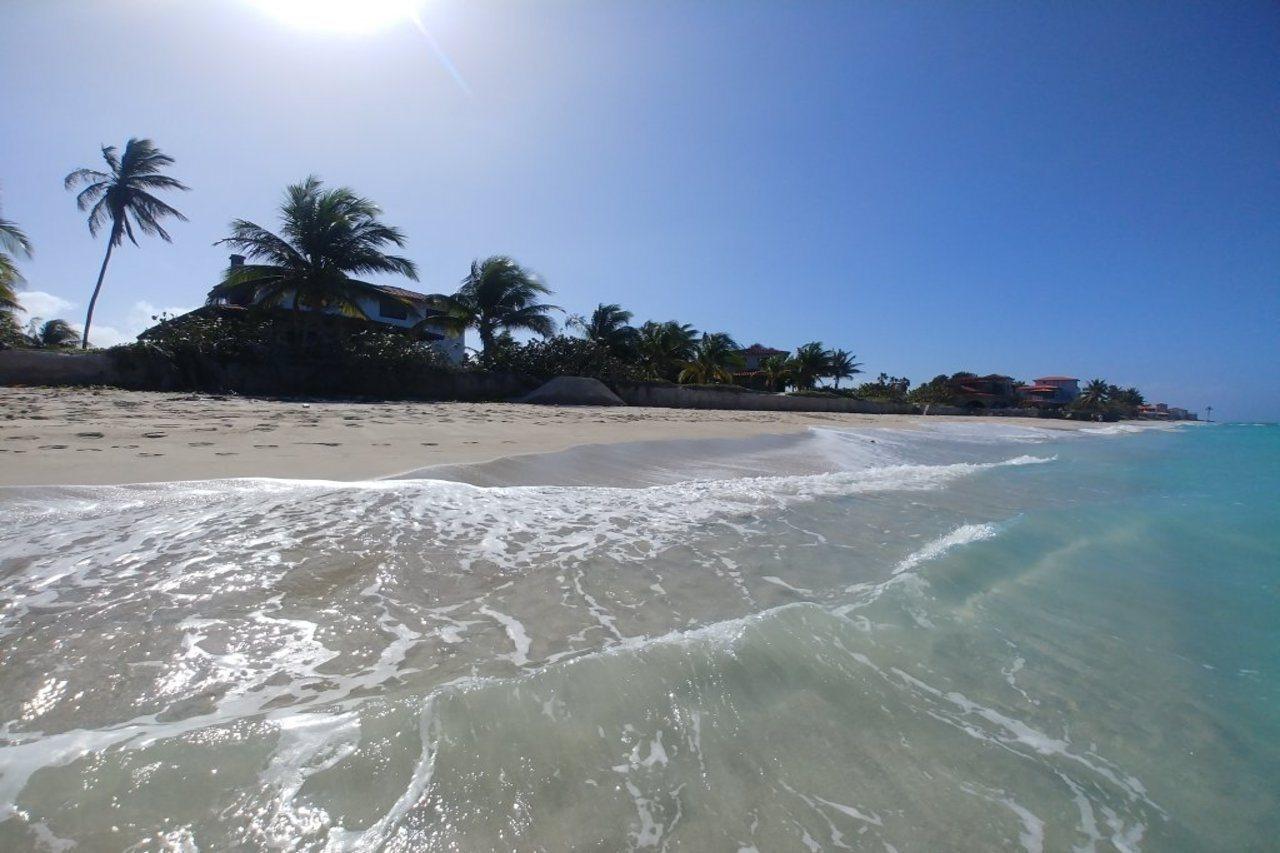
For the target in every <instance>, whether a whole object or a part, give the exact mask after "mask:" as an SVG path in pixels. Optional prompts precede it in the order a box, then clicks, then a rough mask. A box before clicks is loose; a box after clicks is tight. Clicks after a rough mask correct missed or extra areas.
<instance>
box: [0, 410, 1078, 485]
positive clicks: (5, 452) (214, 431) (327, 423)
mask: <svg viewBox="0 0 1280 853" xmlns="http://www.w3.org/2000/svg"><path fill="white" fill-rule="evenodd" d="M957 420H959V421H963V422H966V423H973V422H977V421H975V419H969V418H960V419H957V418H923V417H920V416H915V415H858V414H832V413H825V412H810V413H806V412H742V411H716V410H695V409H653V408H636V407H594V406H584V407H560V406H533V405H521V404H514V403H419V402H372V403H363V402H333V401H318V400H317V401H301V400H266V399H253V398H243V397H236V396H222V395H209V394H186V393H162V392H149V391H125V390H120V389H115V388H0V485H8V486H15V485H72V484H76V485H107V484H121V483H148V482H172V481H179V480H204V479H214V478H217V479H221V478H229V477H277V478H290V479H322V480H348V481H355V480H366V479H376V478H380V477H388V476H394V475H397V474H403V473H405V472H409V471H416V470H419V469H422V468H426V467H429V466H433V465H451V464H466V463H475V462H484V461H489V460H494V459H499V458H502V457H506V456H517V455H523V454H530V453H547V452H555V451H562V450H566V449H568V448H571V447H575V446H578V445H596V444H616V443H623V442H647V441H659V440H681V439H688V440H696V439H734V438H751V437H755V436H765V435H786V434H794V433H799V432H803V431H805V430H807V429H809V428H812V427H831V428H841V427H845V428H848V427H880V428H895V429H902V428H907V429H910V428H913V427H915V426H918V425H920V424H923V423H938V422H940V421H957ZM991 421H992V422H993V423H998V424H1004V425H1024V426H1035V427H1036V428H1039V429H1051V430H1079V429H1087V428H1090V427H1093V428H1096V427H1097V426H1098V425H1097V424H1089V423H1082V422H1075V421H1060V420H1043V419H1035V420H1027V419H1021V418H999V419H991Z"/></svg>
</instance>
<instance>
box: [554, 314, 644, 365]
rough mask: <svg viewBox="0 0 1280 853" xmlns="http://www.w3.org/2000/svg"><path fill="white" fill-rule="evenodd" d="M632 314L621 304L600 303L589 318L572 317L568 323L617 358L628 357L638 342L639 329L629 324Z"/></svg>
mask: <svg viewBox="0 0 1280 853" xmlns="http://www.w3.org/2000/svg"><path fill="white" fill-rule="evenodd" d="M631 317H632V314H631V312H630V311H624V310H623V309H622V306H621V305H617V304H612V303H611V304H607V305H606V304H605V303H603V302H602V303H600V304H599V305H597V306H596V310H594V311H592V312H591V317H590V318H585V317H574V318H573V319H572V320H570V321H569V325H572V326H574V327H575V328H577V329H578V330H579V331H580V332H581V333H582V336H583V337H584V338H586V339H587V340H589V341H595V342H596V343H597V344H599V345H600V346H602V347H604V348H605V349H606V350H608V351H609V354H610V355H613V356H615V357H617V358H629V357H632V356H634V355H635V354H636V348H637V347H638V346H639V343H640V331H639V330H638V329H636V328H635V327H634V326H632V325H631Z"/></svg>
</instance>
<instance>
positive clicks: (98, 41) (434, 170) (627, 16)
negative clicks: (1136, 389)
mask: <svg viewBox="0 0 1280 853" xmlns="http://www.w3.org/2000/svg"><path fill="white" fill-rule="evenodd" d="M354 5H357V6H358V5H359V4H358V3H355V4H354ZM421 14H422V20H423V22H424V24H425V25H426V26H427V27H428V29H429V30H430V32H431V33H432V34H433V36H434V37H435V38H436V40H437V41H438V42H439V44H440V45H441V46H442V47H443V49H444V50H445V51H447V52H448V54H449V56H450V57H451V58H452V60H453V62H454V63H455V64H456V66H457V69H458V71H459V73H460V74H461V75H462V76H463V78H464V79H465V81H466V84H467V87H468V88H469V89H470V93H468V92H467V91H466V90H464V88H463V87H462V86H460V85H459V84H458V83H457V82H456V81H455V80H454V79H453V78H452V77H451V76H450V74H449V73H448V72H447V70H446V69H445V68H444V66H443V65H442V64H441V63H440V61H439V60H438V59H437V57H436V56H435V55H434V54H433V53H432V50H431V48H430V46H429V44H428V42H427V41H426V40H425V39H424V37H423V35H422V33H420V32H419V31H417V30H416V29H415V28H413V27H412V26H410V25H408V24H402V25H397V26H393V27H390V28H388V29H385V30H383V31H381V32H376V33H373V34H362V35H355V34H342V33H332V32H318V31H314V30H308V29H304V28H300V27H297V26H292V25H290V24H289V23H287V22H284V21H281V20H280V19H278V18H276V17H273V16H271V15H269V14H267V13H265V12H264V11H263V9H261V8H260V7H259V6H258V4H257V3H256V2H255V0H204V2H180V0H94V2H87V0H8V2H7V3H6V4H5V12H4V18H5V25H4V27H3V30H0V66H2V67H3V74H4V79H5V80H6V81H9V84H8V85H7V86H6V94H7V98H6V100H7V103H6V105H5V111H4V115H5V119H4V121H3V122H2V123H0V150H3V151H4V153H5V157H4V161H3V165H2V166H0V188H2V191H3V197H2V202H0V203H2V204H3V210H4V214H5V216H7V217H8V218H11V219H15V220H17V221H18V222H19V223H21V224H22V225H23V226H24V227H25V228H26V229H27V231H28V232H29V234H30V236H31V237H32V238H33V240H34V241H35V242H36V248H37V255H36V257H35V259H34V260H32V261H31V262H29V263H26V264H25V265H24V270H25V272H26V275H27V278H28V280H29V284H28V287H29V288H30V289H31V290H32V291H36V292H37V293H36V294H34V295H33V296H32V297H31V299H30V301H31V302H32V304H33V305H34V306H36V307H38V308H40V309H42V312H43V313H45V314H46V315H49V314H51V313H55V311H54V310H52V309H61V310H60V311H57V312H56V313H61V314H65V315H68V316H70V317H71V318H72V319H79V316H78V315H79V314H80V313H81V312H82V311H83V306H84V305H85V304H86V302H87V300H88V295H89V292H90V290H91V289H92V285H93V280H94V277H95V275H96V273H97V266H98V264H99V263H100V260H101V251H102V249H103V245H102V243H101V241H94V240H91V239H90V237H89V235H88V232H87V229H86V228H85V225H84V221H83V217H82V215H81V214H80V213H79V212H77V211H76V209H75V205H74V203H73V200H72V197H71V195H70V194H68V193H66V192H64V191H63V189H62V187H61V180H62V177H63V175H65V174H66V172H68V171H69V170H70V169H72V168H73V167H76V166H80V165H94V162H95V158H96V157H97V156H98V155H97V149H98V146H99V144H101V143H114V144H117V145H121V144H123V142H124V141H125V139H126V138H128V137H129V136H131V135H137V136H149V137H151V138H153V139H155V140H156V142H157V143H158V144H159V145H160V146H161V147H162V148H163V149H164V150H165V151H166V152H168V153H170V154H172V155H173V156H174V157H176V158H177V161H178V162H177V165H176V167H175V168H174V174H175V175H177V176H179V177H180V178H182V179H183V180H184V181H186V182H187V183H188V184H190V185H191V187H192V188H193V191H192V192H191V193H188V194H184V195H182V196H181V197H178V198H176V199H174V201H175V203H176V204H177V205H178V206H179V207H180V208H181V209H182V210H183V211H185V212H186V213H187V215H188V216H189V217H190V219H191V221H190V222H189V223H187V224H181V223H179V224H176V225H175V226H174V228H173V229H172V230H173V233H174V236H175V241H174V243H173V245H165V244H163V243H161V242H159V241H157V240H150V241H147V242H145V243H144V244H143V246H142V248H141V249H134V248H132V247H129V248H126V249H125V250H123V251H121V252H118V253H117V254H116V256H115V258H114V259H113V262H112V268H111V270H110V272H109V276H108V280H107V283H106V286H105V288H104V291H103V296H102V298H101V300H100V302H99V308H98V314H97V318H96V320H95V322H96V323H101V324H102V327H103V332H102V338H101V339H102V340H103V341H104V342H105V341H106V339H107V338H110V337H112V336H121V337H124V336H128V334H130V333H136V332H137V331H138V330H139V329H140V328H141V327H142V326H143V325H146V322H147V318H148V315H149V314H150V313H152V312H154V311H156V310H163V309H177V308H185V307H191V306H194V305H197V304H199V303H200V302H201V301H202V300H203V297H204V295H205V293H206V292H207V290H208V288H209V287H210V285H211V284H212V283H214V281H215V279H216V277H217V274H218V272H219V270H220V269H221V268H222V267H223V266H224V265H225V259H226V253H225V251H224V250H223V249H222V248H219V247H215V246H213V245H212V244H213V242H214V241H215V240H217V239H218V238H220V237H222V236H224V235H225V234H226V225H227V222H228V221H229V220H231V219H232V218H234V217H245V218H248V219H253V220H256V221H259V222H261V223H262V224H264V225H270V224H272V223H273V213H274V209H275V206H276V205H277V203H278V200H279V197H280V194H281V192H282V189H283V187H284V186H285V185H286V184H287V183H289V182H293V181H297V180H298V179H300V178H302V177H303V176H305V175H306V174H308V173H316V174H318V175H320V176H322V177H323V178H325V179H326V180H329V181H332V182H335V183H343V184H347V185H349V186H352V187H353V188H355V189H357V190H359V191H360V192H362V193H364V194H366V195H368V196H370V197H372V198H374V199H375V200H377V201H378V202H379V203H380V204H381V205H382V206H383V208H384V209H385V211H386V218H387V220H388V221H390V222H391V223H393V224H396V225H399V226H401V227H402V228H404V229H405V230H406V231H407V232H408V235H409V238H410V244H409V249H408V254H409V255H410V256H411V257H413V258H414V259H415V260H416V261H417V262H418V263H419V265H420V268H421V271H422V283H421V285H420V289H423V290H428V291H442V290H452V289H453V288H454V286H455V285H456V283H457V281H458V280H459V279H460V278H461V277H462V276H463V274H464V273H465V272H466V269H467V267H468V264H469V263H470V261H471V259H472V258H475V257H483V256H486V255H489V254H496V253H505V254H511V255H513V256H514V257H516V258H517V259H518V260H520V261H521V262H523V263H525V264H527V265H528V266H529V267H531V268H532V269H534V270H536V271H538V272H539V273H541V274H542V275H543V276H544V277H545V278H546V279H547V281H548V283H549V284H550V285H551V286H552V287H553V288H554V289H555V291H556V295H555V299H554V301H556V302H557V303H559V304H561V305H563V306H565V307H566V308H568V309H569V310H571V311H574V312H586V311H589V310H590V309H591V308H592V307H593V306H594V305H595V304H596V303H597V302H600V301H608V302H620V303H622V304H623V305H624V306H625V307H626V308H628V309H631V310H633V311H634V312H635V313H636V315H637V319H638V320H643V319H649V318H655V319H668V318H678V319H680V320H682V321H686V322H691V323H693V324H694V325H695V326H697V327H698V328H702V329H710V330H724V331H728V332H730V333H732V334H733V335H734V336H735V337H736V338H737V339H738V340H740V341H741V342H743V343H744V344H746V343H751V342H754V341H760V342H762V343H765V344H769V345H773V346H778V347H786V348H790V347H794V346H796V345H797V344H800V343H803V342H805V341H807V340H813V339H817V340H821V341H823V342H825V343H826V344H828V345H829V346H841V347H845V348H848V349H851V350H853V351H854V352H856V353H857V354H858V356H859V358H860V359H861V360H862V361H863V362H864V363H865V366H866V369H867V371H868V372H870V373H872V374H874V373H876V372H879V371H882V370H883V371H887V372H889V373H892V374H896V375H906V376H909V377H910V378H911V379H912V380H914V381H921V380H926V379H928V378H930V377H932V376H933V375H935V374H937V373H941V372H952V371H955V370H961V369H965V370H973V371H978V372H988V371H998V372H1004V373H1010V374H1012V375H1014V376H1016V377H1019V378H1030V377H1033V376H1038V375H1044V374H1058V373H1068V374H1071V375H1075V376H1080V377H1084V378H1091V377H1094V376H1102V377H1105V378H1107V379H1109V380H1111V381H1113V382H1117V383H1120V384H1126V385H1128V384H1136V385H1138V386H1140V387H1141V388H1143V389H1144V390H1146V391H1147V393H1148V396H1149V397H1152V398H1159V399H1166V400H1168V402H1170V403H1175V404H1183V405H1187V406H1190V407H1192V408H1199V407H1201V406H1204V405H1206V404H1212V405H1214V406H1215V407H1216V409H1217V411H1218V412H1219V413H1220V414H1221V415H1222V416H1226V417H1232V418H1245V419H1253V418H1270V419H1276V418H1280V51H1278V50H1277V49H1276V46H1277V45H1278V44H1280V6H1277V5H1276V4H1274V3H1270V2H1256V3H1247V2H1227V0H1224V2H1216V3H1186V4H1184V3H1177V2H1168V1H1167V0H1162V2H1150V3H1120V2H1111V3H1066V2H1062V3H1020V2H1008V3H983V2H964V3H955V4H943V3H934V2H894V3H888V2H885V3H873V2H817V0H814V2H787V3H783V2H780V0H779V2H764V0H732V2H730V0H720V1H719V2H713V0H683V2H674V0H643V2H642V0H628V2H621V0H618V1H617V2H614V0H526V2H515V0H502V2H488V0H465V2H464V0H426V2H425V3H424V5H423V7H422V13H421Z"/></svg>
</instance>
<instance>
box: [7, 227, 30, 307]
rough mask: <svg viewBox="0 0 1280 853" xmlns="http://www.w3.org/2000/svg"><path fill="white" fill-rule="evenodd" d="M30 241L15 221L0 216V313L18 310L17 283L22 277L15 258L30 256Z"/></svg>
mask: <svg viewBox="0 0 1280 853" xmlns="http://www.w3.org/2000/svg"><path fill="white" fill-rule="evenodd" d="M31 252H32V249H31V241H30V240H29V239H28V238H27V235H26V234H25V233H24V232H23V230H22V229H21V228H19V227H18V225H17V223H15V222H12V221H10V220H8V219H5V218H4V217H3V216H0V314H9V313H10V312H13V311H18V310H20V309H21V306H20V305H19V304H18V285H19V284H22V282H23V281H24V279H23V278H22V273H20V272H18V263H17V258H19V257H22V258H29V257H31Z"/></svg>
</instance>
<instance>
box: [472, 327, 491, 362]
mask: <svg viewBox="0 0 1280 853" xmlns="http://www.w3.org/2000/svg"><path fill="white" fill-rule="evenodd" d="M476 331H478V332H479V333H480V353H481V355H484V356H486V357H487V356H489V355H490V353H492V352H493V329H492V328H490V327H489V326H488V325H486V324H484V323H481V324H480V327H479V328H478V329H477V330H476Z"/></svg>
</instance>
